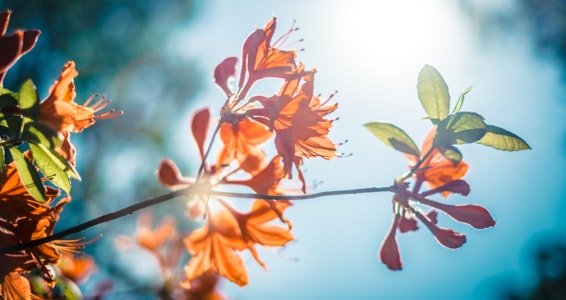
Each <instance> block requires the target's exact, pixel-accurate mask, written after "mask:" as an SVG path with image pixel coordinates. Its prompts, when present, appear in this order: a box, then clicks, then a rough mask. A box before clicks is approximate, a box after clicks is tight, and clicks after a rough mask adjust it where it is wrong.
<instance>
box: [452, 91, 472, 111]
mask: <svg viewBox="0 0 566 300" xmlns="http://www.w3.org/2000/svg"><path fill="white" fill-rule="evenodd" d="M471 90H472V87H471V86H470V87H467V88H466V89H465V90H464V91H463V92H462V93H461V94H460V97H459V98H458V102H456V106H454V109H453V110H452V113H453V114H455V113H457V112H459V111H460V109H462V105H463V104H464V96H466V94H467V93H469V92H470V91H471Z"/></svg>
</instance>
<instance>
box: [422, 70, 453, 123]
mask: <svg viewBox="0 0 566 300" xmlns="http://www.w3.org/2000/svg"><path fill="white" fill-rule="evenodd" d="M417 92H418V96H419V100H420V101H421V105H422V106H423V108H424V110H425V111H426V114H427V115H428V118H429V119H430V120H431V121H432V123H433V124H437V123H438V122H439V121H441V120H443V119H444V118H446V116H447V115H448V109H449V106H450V95H449V94H448V86H447V85H446V82H444V79H443V78H442V76H441V75H440V73H439V72H438V71H437V70H436V69H435V68H434V67H431V66H429V65H425V66H424V67H423V68H422V69H421V71H420V73H419V78H418V81H417Z"/></svg>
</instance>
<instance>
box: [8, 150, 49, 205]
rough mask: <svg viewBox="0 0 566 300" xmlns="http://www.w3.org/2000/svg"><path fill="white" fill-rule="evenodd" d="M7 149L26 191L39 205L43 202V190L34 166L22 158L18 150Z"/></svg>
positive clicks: (22, 155)
mask: <svg viewBox="0 0 566 300" xmlns="http://www.w3.org/2000/svg"><path fill="white" fill-rule="evenodd" d="M8 149H9V150H10V154H11V155H12V159H13V160H14V162H15V164H16V168H17V169H18V175H19V176H20V179H21V180H22V182H23V184H24V185H25V187H26V190H27V191H28V192H29V193H30V195H31V196H32V197H33V198H34V199H35V200H37V201H39V202H41V203H43V202H45V195H44V192H45V188H44V186H43V183H42V182H41V178H40V177H39V174H38V173H37V171H36V170H35V168H34V166H33V165H32V164H31V163H30V162H29V161H28V160H27V159H26V158H25V157H24V154H23V153H22V152H20V150H18V148H16V147H10V148H8Z"/></svg>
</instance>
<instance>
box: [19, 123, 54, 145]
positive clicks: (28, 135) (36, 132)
mask: <svg viewBox="0 0 566 300" xmlns="http://www.w3.org/2000/svg"><path fill="white" fill-rule="evenodd" d="M22 139H23V140H25V141H28V142H33V143H36V144H42V145H45V146H47V147H48V148H56V147H58V146H60V145H61V140H60V139H59V136H58V135H57V132H56V131H55V130H54V129H53V128H51V127H50V126H49V125H46V124H44V123H41V122H33V121H32V122H29V123H26V124H25V125H24V130H23V132H22Z"/></svg>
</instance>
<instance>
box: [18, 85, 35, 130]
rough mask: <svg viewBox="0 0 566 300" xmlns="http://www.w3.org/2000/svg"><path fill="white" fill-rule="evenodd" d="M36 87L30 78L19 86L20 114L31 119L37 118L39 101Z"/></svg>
mask: <svg viewBox="0 0 566 300" xmlns="http://www.w3.org/2000/svg"><path fill="white" fill-rule="evenodd" d="M38 98H39V97H38V95H37V89H36V87H35V84H34V83H33V81H31V79H28V80H26V81H25V82H24V83H23V84H22V86H21V87H20V94H19V99H18V102H19V104H20V109H21V110H22V114H24V115H25V116H27V117H30V118H31V119H33V120H37V119H39V101H38Z"/></svg>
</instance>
